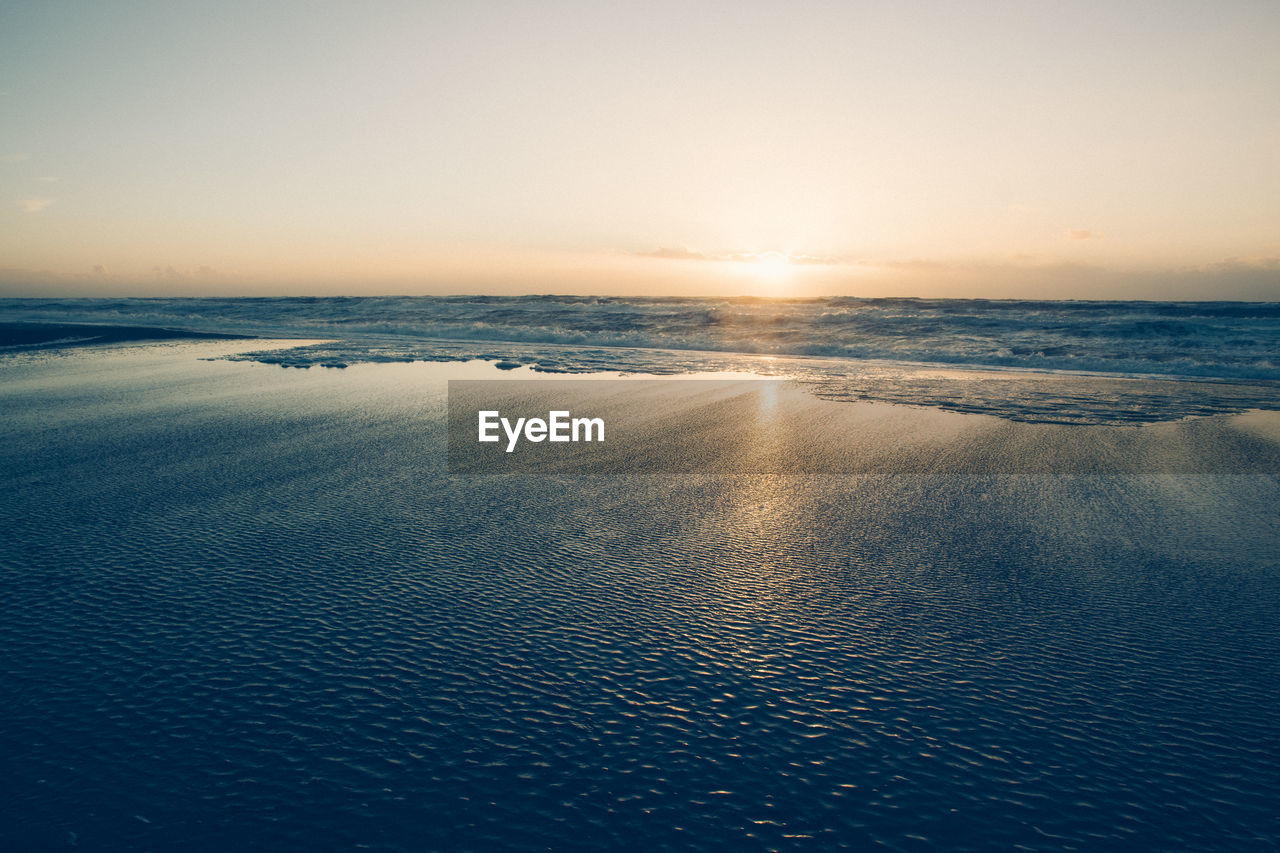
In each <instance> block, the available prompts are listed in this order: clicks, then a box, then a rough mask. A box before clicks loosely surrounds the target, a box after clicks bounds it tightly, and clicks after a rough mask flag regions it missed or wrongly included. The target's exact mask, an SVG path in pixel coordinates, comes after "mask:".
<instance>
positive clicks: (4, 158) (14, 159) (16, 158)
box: [0, 152, 31, 163]
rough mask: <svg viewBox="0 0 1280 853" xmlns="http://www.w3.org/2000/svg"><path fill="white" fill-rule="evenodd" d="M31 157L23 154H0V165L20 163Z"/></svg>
mask: <svg viewBox="0 0 1280 853" xmlns="http://www.w3.org/2000/svg"><path fill="white" fill-rule="evenodd" d="M30 159H31V155H30V154H25V153H17V152H15V153H12V154H0V163H21V162H22V161H23V160H30Z"/></svg>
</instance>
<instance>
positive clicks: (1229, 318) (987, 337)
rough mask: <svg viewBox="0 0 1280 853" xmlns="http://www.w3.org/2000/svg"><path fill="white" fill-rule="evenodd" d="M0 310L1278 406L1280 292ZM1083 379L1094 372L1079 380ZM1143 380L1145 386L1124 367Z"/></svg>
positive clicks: (1119, 410) (1178, 411)
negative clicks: (1254, 297)
mask: <svg viewBox="0 0 1280 853" xmlns="http://www.w3.org/2000/svg"><path fill="white" fill-rule="evenodd" d="M0 314H3V315H4V316H5V317H7V318H9V319H11V320H27V321H41V322H52V323H58V324H64V323H68V322H89V323H117V324H118V323H125V324H130V325H135V326H137V325H143V326H157V325H158V326H169V327H173V328H179V329H196V330H204V331H206V332H214V333H228V332H230V333H249V334H259V335H267V336H272V337H307V338H324V339H326V341H325V342H324V343H321V344H314V345H311V346H306V347H301V348H298V349H293V350H290V351H287V352H280V351H271V352H265V353H255V354H248V355H241V356H239V357H242V358H251V359H258V360H261V361H265V362H270V363H279V364H283V365H286V366H295V367H309V366H328V367H346V366H347V365H349V364H357V363H369V362H397V361H446V362H448V361H467V360H472V359H484V360H489V361H494V362H497V363H499V364H502V365H503V366H504V367H506V368H510V369H516V370H520V369H524V370H526V371H527V370H533V371H545V372H556V373H590V372H597V371H624V372H628V373H653V374H687V373H701V372H707V371H737V372H741V371H748V372H752V373H764V374H769V375H774V376H785V377H790V378H795V379H799V380H801V381H803V382H805V383H806V384H808V385H809V386H810V387H812V388H813V390H814V391H815V392H816V393H818V394H820V395H822V396H824V397H827V398H830V399H841V400H876V401H882V402H891V403H906V404H908V405H927V406H936V407H940V408H943V409H949V410H951V411H959V412H979V413H985V414H992V415H996V416H998V417H1004V418H1009V419H1012V420H1017V421H1029V422H1040V423H1044V422H1052V423H1088V424H1104V423H1114V424H1124V423H1141V422H1150V421H1161V420H1177V419H1179V418H1184V417H1194V416H1203V415H1214V414H1223V413H1238V412H1243V411H1247V410H1250V409H1259V408H1261V409H1276V408H1280V361H1277V358H1276V354H1277V353H1280V303H1265V302H1114V301H1107V302H1086V301H1078V302H1077V301H1035V300H986V299H858V298H853V297H832V298H810V299H755V298H736V299H713V298H684V297H661V298H647V299H645V298H622V297H591V296H584V297H575V296H507V297H502V296H451V297H428V296H387V297H328V298H318V297H292V298H272V299H263V298H257V299H248V298H209V299H189V298H187V299H179V298H155V299H0ZM938 367H949V368H952V369H951V370H946V371H939V370H938V369H937V368H938ZM954 368H964V370H962V371H957V370H954ZM1027 372H1031V373H1032V375H1031V376H1026V375H1023V374H1025V373H1027ZM1081 372H1083V373H1086V374H1090V375H1089V376H1083V377H1082V376H1076V375H1074V374H1078V373H1081ZM1046 375H1054V377H1055V378H1054V381H1052V382H1049V381H1046V380H1045V376H1046ZM1135 376H1140V377H1144V381H1140V382H1138V381H1133V379H1132V378H1122V377H1135ZM1152 377H1156V378H1157V379H1158V381H1157V379H1153V378H1152ZM1170 380H1181V381H1170ZM1188 380H1196V381H1188Z"/></svg>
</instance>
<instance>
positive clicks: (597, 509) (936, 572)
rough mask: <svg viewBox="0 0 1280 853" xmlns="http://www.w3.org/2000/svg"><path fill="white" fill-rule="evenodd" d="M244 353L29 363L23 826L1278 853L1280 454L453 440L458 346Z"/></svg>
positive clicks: (786, 845) (9, 667) (424, 839)
mask: <svg viewBox="0 0 1280 853" xmlns="http://www.w3.org/2000/svg"><path fill="white" fill-rule="evenodd" d="M215 351H217V347H216V346H215V345H196V346H187V347H168V348H165V347H156V348H147V349H145V350H131V351H128V352H126V351H124V350H120V351H116V352H114V353H102V354H98V355H96V356H92V357H91V356H88V355H81V356H67V357H59V358H51V359H48V360H46V361H41V360H38V359H36V360H30V361H26V362H22V363H11V364H8V365H7V366H5V367H4V368H3V369H4V370H5V372H4V374H3V376H2V377H0V411H2V412H4V415H3V419H4V427H5V428H4V431H3V436H2V437H0V470H3V471H4V472H5V475H6V482H7V483H8V484H9V485H8V487H7V500H5V501H4V502H3V503H0V529H2V530H4V531H5V537H4V540H3V545H0V678H2V679H3V682H2V683H3V693H4V695H5V697H6V699H5V702H4V706H3V710H0V756H4V757H3V759H2V761H3V773H0V827H2V828H0V839H3V840H4V845H3V846H4V847H5V848H6V849H16V850H24V849H58V848H62V847H73V846H74V847H77V848H79V849H119V848H130V847H133V848H138V849H158V848H160V849H187V850H190V849H197V850H198V849H209V850H213V849H219V850H221V849H228V848H233V849H235V848H246V847H254V846H257V847H261V848H263V849H348V848H350V847H352V846H365V847H372V848H375V849H390V850H420V849H484V848H490V847H503V848H511V849H557V850H558V849H600V848H603V847H619V848H631V849H646V850H649V849H690V848H693V849H712V848H715V849H828V848H832V847H846V848H852V849H862V848H864V847H871V846H873V845H875V846H882V847H884V848H886V849H900V850H926V849H947V850H965V849H973V850H978V849H1011V848H1014V847H1015V846H1017V845H1022V846H1023V847H1024V848H1026V849H1037V850H1062V849H1082V850H1097V849H1125V850H1132V849H1162V850H1175V849H1195V850H1242V849H1258V850H1264V849H1273V846H1274V844H1275V841H1276V823H1275V807H1274V792H1275V791H1276V790H1277V789H1280V770H1278V769H1277V766H1276V763H1275V761H1274V755H1273V748H1274V744H1275V743H1276V742H1277V737H1278V736H1280V718H1278V716H1277V711H1276V708H1277V704H1278V700H1280V691H1278V689H1277V684H1280V678H1278V676H1280V672H1278V671H1277V670H1278V667H1277V661H1278V660H1280V638H1278V636H1277V632H1276V631H1275V625H1276V624H1280V571H1278V570H1280V561H1278V560H1277V557H1276V554H1280V534H1277V529H1278V528H1280V526H1278V525H1276V520H1277V519H1276V508H1277V506H1280V500H1278V498H1280V478H1278V477H1276V476H1274V475H1261V474H1258V475H1230V476H1228V475H1220V476H1170V475H1141V476H1138V475H1135V476H1124V477H1121V476H1075V477H1063V476H1055V477H1051V476H1030V475H1015V476H995V475H993V476H982V477H977V476H975V477H954V476H952V477H927V476H920V475H895V474H893V473H892V472H885V473H881V474H868V475H863V476H784V475H758V476H709V475H682V476H662V475H635V476H629V477H607V478H606V477H596V478H593V477H586V476H579V477H564V478H532V477H521V476H488V477H462V476H450V475H449V474H448V473H447V470H446V467H445V466H446V459H445V454H444V452H443V442H444V430H445V401H444V397H443V391H444V385H443V382H442V377H444V376H446V375H450V374H449V372H448V371H450V370H453V371H455V373H456V372H457V371H460V370H461V368H459V367H445V366H439V365H435V366H427V365H362V366H357V367H352V368H350V369H348V370H345V371H317V370H310V371H282V370H279V369H278V368H273V367H269V366H266V365H261V364H252V363H230V362H201V361H196V359H195V356H197V355H206V356H207V355H209V354H211V353H214V352H215ZM140 353H141V354H140ZM1082 429H1087V428H1082ZM1135 429H1137V428H1135Z"/></svg>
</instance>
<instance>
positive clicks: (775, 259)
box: [749, 252, 793, 292]
mask: <svg viewBox="0 0 1280 853" xmlns="http://www.w3.org/2000/svg"><path fill="white" fill-rule="evenodd" d="M749 268H750V271H751V276H752V277H753V278H754V279H756V281H758V282H759V283H760V285H761V286H762V287H763V288H765V289H766V290H768V291H770V292H780V291H783V290H785V289H786V286H787V284H788V283H789V282H790V280H791V274H792V271H793V267H792V263H791V257H790V256H789V255H787V254H786V253H785V252H757V253H755V254H754V255H752V256H751V260H750V264H749Z"/></svg>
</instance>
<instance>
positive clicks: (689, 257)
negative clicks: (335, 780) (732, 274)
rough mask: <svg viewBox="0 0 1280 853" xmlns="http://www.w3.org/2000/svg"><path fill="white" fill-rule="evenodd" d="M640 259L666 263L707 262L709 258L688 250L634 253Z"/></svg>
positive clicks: (655, 250) (659, 250)
mask: <svg viewBox="0 0 1280 853" xmlns="http://www.w3.org/2000/svg"><path fill="white" fill-rule="evenodd" d="M636 254H637V255H639V256H640V257H642V258H661V259H663V260H668V261H709V260H712V258H711V257H709V256H707V255H704V254H702V253H701V252H694V251H691V250H689V249H654V250H653V251H652V252H636Z"/></svg>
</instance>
